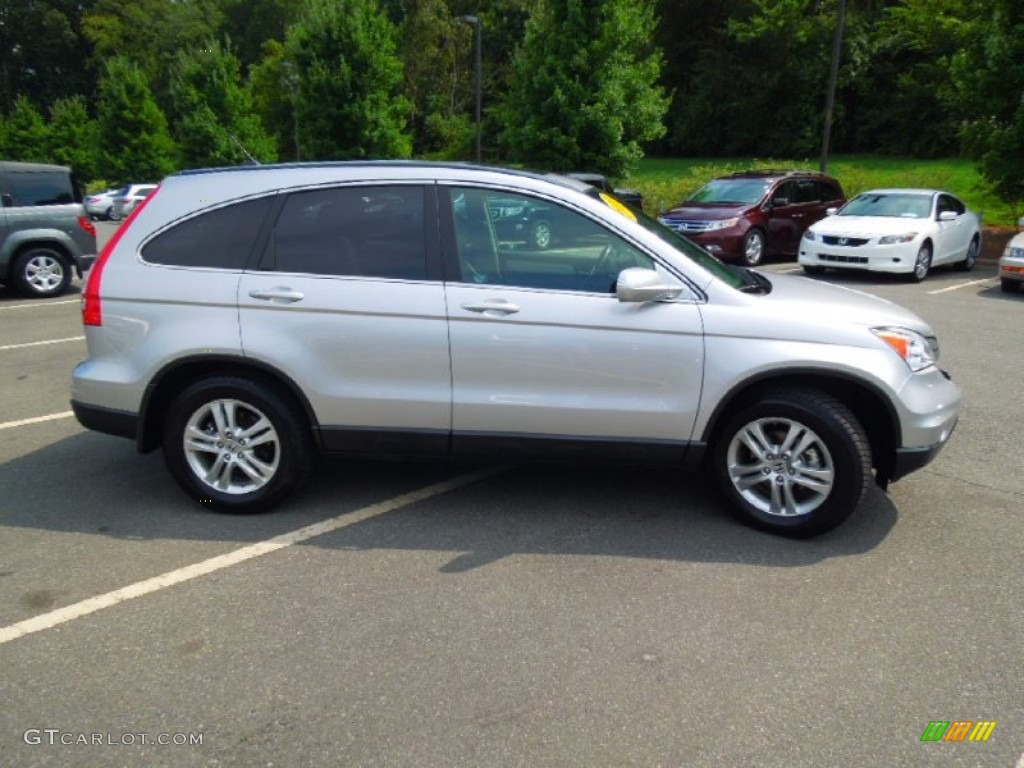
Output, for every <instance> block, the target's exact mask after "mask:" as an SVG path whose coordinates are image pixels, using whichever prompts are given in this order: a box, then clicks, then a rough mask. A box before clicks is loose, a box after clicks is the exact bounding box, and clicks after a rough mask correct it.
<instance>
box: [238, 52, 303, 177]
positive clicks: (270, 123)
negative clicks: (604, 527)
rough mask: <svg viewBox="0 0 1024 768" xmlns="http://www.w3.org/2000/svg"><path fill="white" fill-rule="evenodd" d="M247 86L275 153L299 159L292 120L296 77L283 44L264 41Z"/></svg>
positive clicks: (288, 158) (254, 108)
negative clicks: (258, 59) (272, 142)
mask: <svg viewBox="0 0 1024 768" xmlns="http://www.w3.org/2000/svg"><path fill="white" fill-rule="evenodd" d="M247 90H248V92H249V97H250V99H251V100H252V107H253V111H254V112H255V113H256V115H257V116H258V117H259V119H260V123H261V125H262V126H263V129H264V130H265V131H266V132H267V134H268V135H269V136H270V137H271V139H272V140H273V141H274V142H275V144H276V149H277V152H276V154H277V156H278V157H279V158H281V159H283V160H300V159H301V157H302V155H301V151H300V147H299V136H298V133H297V131H296V128H297V123H296V120H295V105H296V100H297V99H298V92H299V78H298V75H297V74H296V72H295V66H294V64H292V63H291V62H289V61H287V60H286V59H285V54H284V46H283V45H282V44H281V43H279V42H278V41H277V40H268V41H267V42H265V43H264V44H263V59H262V60H261V61H260V62H259V63H258V64H255V65H253V66H252V67H251V68H250V69H249V83H248V86H247Z"/></svg>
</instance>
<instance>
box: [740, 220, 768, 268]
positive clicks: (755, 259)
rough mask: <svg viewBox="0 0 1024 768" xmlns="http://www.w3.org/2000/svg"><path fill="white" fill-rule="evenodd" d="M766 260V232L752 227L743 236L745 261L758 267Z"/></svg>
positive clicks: (750, 265)
mask: <svg viewBox="0 0 1024 768" xmlns="http://www.w3.org/2000/svg"><path fill="white" fill-rule="evenodd" d="M762 261H764V232H762V231H761V230H760V229H752V230H750V231H749V232H747V236H746V237H744V238H743V263H744V264H746V265H747V266H748V267H756V266H758V265H759V264H760V263H761V262H762Z"/></svg>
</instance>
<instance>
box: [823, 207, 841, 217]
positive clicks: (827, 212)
mask: <svg viewBox="0 0 1024 768" xmlns="http://www.w3.org/2000/svg"><path fill="white" fill-rule="evenodd" d="M838 210H839V209H838V208H836V207H835V206H832V207H831V208H826V209H825V215H826V216H835V215H836V211H838Z"/></svg>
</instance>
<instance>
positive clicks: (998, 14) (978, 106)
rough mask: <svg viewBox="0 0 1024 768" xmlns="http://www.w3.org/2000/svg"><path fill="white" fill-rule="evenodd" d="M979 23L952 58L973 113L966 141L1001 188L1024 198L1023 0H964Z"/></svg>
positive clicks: (962, 96)
mask: <svg viewBox="0 0 1024 768" xmlns="http://www.w3.org/2000/svg"><path fill="white" fill-rule="evenodd" d="M965 2H967V3H968V4H969V5H973V6H974V7H973V9H972V10H973V12H974V14H975V18H976V19H977V21H976V23H975V24H973V25H971V26H970V27H968V28H966V29H964V30H963V34H962V47H961V49H960V51H959V52H958V54H957V55H956V58H955V60H954V62H953V68H952V70H953V76H954V80H955V82H956V86H957V96H958V98H960V99H962V100H963V102H964V104H965V106H966V108H967V113H968V114H969V115H970V116H971V117H970V119H968V120H966V121H965V122H964V125H963V129H962V132H961V136H962V138H963V140H964V146H965V148H966V149H967V151H968V153H969V154H970V156H971V157H972V158H974V159H975V160H976V161H977V162H978V165H979V168H980V170H981V173H982V175H983V176H984V177H985V179H986V180H987V181H988V182H989V183H990V184H991V185H992V188H993V189H994V190H995V191H996V193H997V194H999V195H1001V196H1002V197H1003V198H1005V199H1007V200H1011V201H1016V202H1017V203H1018V204H1021V203H1022V202H1024V7H1022V6H1021V4H1020V2H1019V0H987V2H981V0H975V2H970V0H965Z"/></svg>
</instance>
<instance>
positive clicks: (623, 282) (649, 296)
mask: <svg viewBox="0 0 1024 768" xmlns="http://www.w3.org/2000/svg"><path fill="white" fill-rule="evenodd" d="M682 292H683V289H682V288H680V287H678V286H672V285H665V283H663V282H662V280H661V275H659V274H658V273H657V272H655V271H654V270H653V269H644V268H643V267H630V268H629V269H624V270H622V271H621V272H619V279H618V281H617V282H616V283H615V295H616V296H617V297H618V299H619V301H621V302H628V303H644V302H648V301H663V300H665V299H674V298H676V297H677V296H679V294H681V293H682Z"/></svg>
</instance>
